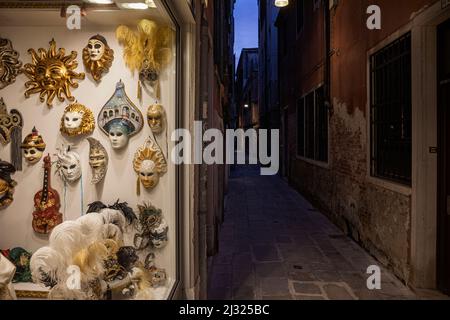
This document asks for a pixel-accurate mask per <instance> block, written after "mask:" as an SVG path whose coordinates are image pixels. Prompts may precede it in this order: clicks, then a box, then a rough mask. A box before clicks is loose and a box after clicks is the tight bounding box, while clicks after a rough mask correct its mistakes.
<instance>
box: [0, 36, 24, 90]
mask: <svg viewBox="0 0 450 320" xmlns="http://www.w3.org/2000/svg"><path fill="white" fill-rule="evenodd" d="M21 68H22V62H20V61H19V53H18V52H17V51H15V50H14V49H13V47H12V44H11V41H10V40H8V39H3V38H0V89H3V88H5V87H6V86H8V85H10V84H12V83H14V82H15V81H16V77H17V75H18V74H19V73H21V72H22V71H21Z"/></svg>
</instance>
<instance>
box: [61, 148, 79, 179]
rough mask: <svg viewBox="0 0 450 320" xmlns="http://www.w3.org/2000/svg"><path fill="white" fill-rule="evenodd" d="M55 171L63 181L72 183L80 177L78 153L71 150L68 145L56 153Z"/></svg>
mask: <svg viewBox="0 0 450 320" xmlns="http://www.w3.org/2000/svg"><path fill="white" fill-rule="evenodd" d="M57 156H58V161H57V162H56V172H58V174H59V176H60V177H61V179H62V180H63V181H64V182H67V183H73V182H76V181H78V180H79V179H80V178H81V161H80V156H79V155H78V153H76V152H74V151H71V150H70V147H68V148H64V150H63V151H60V152H59V153H58V155H57Z"/></svg>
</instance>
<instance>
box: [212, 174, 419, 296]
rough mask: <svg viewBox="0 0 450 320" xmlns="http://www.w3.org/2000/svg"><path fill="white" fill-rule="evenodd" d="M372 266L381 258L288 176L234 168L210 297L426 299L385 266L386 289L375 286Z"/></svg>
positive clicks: (384, 286) (384, 283)
mask: <svg viewBox="0 0 450 320" xmlns="http://www.w3.org/2000/svg"><path fill="white" fill-rule="evenodd" d="M371 265H380V264H379V263H377V261H376V260H375V259H373V258H372V257H371V256H370V255H368V254H367V253H366V252H365V251H364V250H363V249H361V248H360V247H359V246H358V245H357V244H356V243H354V242H353V241H351V240H350V239H349V238H347V237H346V236H345V235H344V234H343V233H342V232H341V231H340V230H339V229H338V228H337V227H335V226H334V225H333V224H332V223H331V222H330V221H329V220H328V219H327V218H326V217H325V216H324V215H322V214H321V213H320V212H318V211H317V210H315V209H314V208H313V207H312V206H311V204H310V203H308V202H307V201H306V200H305V199H304V198H303V197H302V196H301V195H299V194H298V193H297V192H296V191H295V190H293V189H292V188H290V187H289V186H288V184H287V183H286V182H285V181H284V180H282V179H281V178H280V177H277V176H275V177H262V176H259V169H258V168H257V167H250V166H245V167H239V168H238V169H236V170H234V171H233V172H232V177H231V179H230V184H229V193H228V197H227V201H226V213H225V223H224V224H223V226H222V229H221V232H220V250H219V254H218V255H216V256H215V257H214V258H213V261H212V263H211V269H210V270H211V271H210V276H209V290H208V298H209V299H213V300H231V299H236V300H255V299H256V300H264V299H268V300H280V299H282V300H294V299H296V300H335V299H337V300H358V299H361V300H367V299H369V300H374V299H376V300H378V299H417V298H419V297H418V296H417V295H415V294H414V293H413V292H412V291H411V290H410V289H408V288H407V287H406V286H404V285H403V284H402V283H401V282H400V281H399V280H398V279H397V278H396V277H394V276H393V275H392V274H391V273H390V272H388V271H386V270H385V269H383V268H382V278H381V279H382V290H377V291H370V290H368V289H367V285H366V282H367V278H368V277H369V275H367V274H366V272H367V268H368V267H369V266H371Z"/></svg>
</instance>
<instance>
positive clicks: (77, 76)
mask: <svg viewBox="0 0 450 320" xmlns="http://www.w3.org/2000/svg"><path fill="white" fill-rule="evenodd" d="M28 52H29V53H30V54H31V57H32V61H33V63H28V64H26V65H25V68H24V72H25V74H26V75H27V77H28V78H29V79H30V81H28V82H26V83H25V87H26V88H27V90H26V91H25V98H29V97H30V95H31V94H35V93H39V99H40V101H41V102H44V101H45V100H47V106H49V107H52V106H53V100H54V99H55V97H57V98H58V100H59V101H60V102H64V100H65V98H64V97H63V94H64V95H65V96H66V98H67V99H68V100H69V101H74V100H75V98H74V97H73V96H72V94H71V92H70V89H71V88H78V83H77V82H75V80H84V78H85V74H84V73H77V72H76V71H75V69H76V68H77V66H78V62H77V60H76V58H77V52H76V51H72V52H71V54H70V55H69V56H66V55H65V50H64V49H61V48H60V49H59V50H58V51H56V42H55V40H52V41H50V48H49V49H48V50H45V49H43V48H41V49H39V50H38V52H39V54H38V53H37V52H36V51H35V50H34V49H29V50H28ZM46 97H47V98H46Z"/></svg>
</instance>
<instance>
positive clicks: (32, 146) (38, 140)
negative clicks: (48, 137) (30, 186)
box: [21, 127, 46, 165]
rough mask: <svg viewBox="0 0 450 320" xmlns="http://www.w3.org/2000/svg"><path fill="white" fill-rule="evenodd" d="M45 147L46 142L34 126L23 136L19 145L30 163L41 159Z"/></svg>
mask: <svg viewBox="0 0 450 320" xmlns="http://www.w3.org/2000/svg"><path fill="white" fill-rule="evenodd" d="M45 147H46V144H45V142H44V139H43V138H42V136H41V135H39V132H38V131H37V130H36V127H34V128H33V131H32V132H31V133H30V134H29V135H27V136H26V137H25V139H24V140H23V143H22V145H21V148H22V150H23V156H24V158H25V160H26V161H27V162H28V164H30V165H33V164H36V163H38V162H39V161H40V160H41V158H42V156H43V154H44V151H45Z"/></svg>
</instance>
